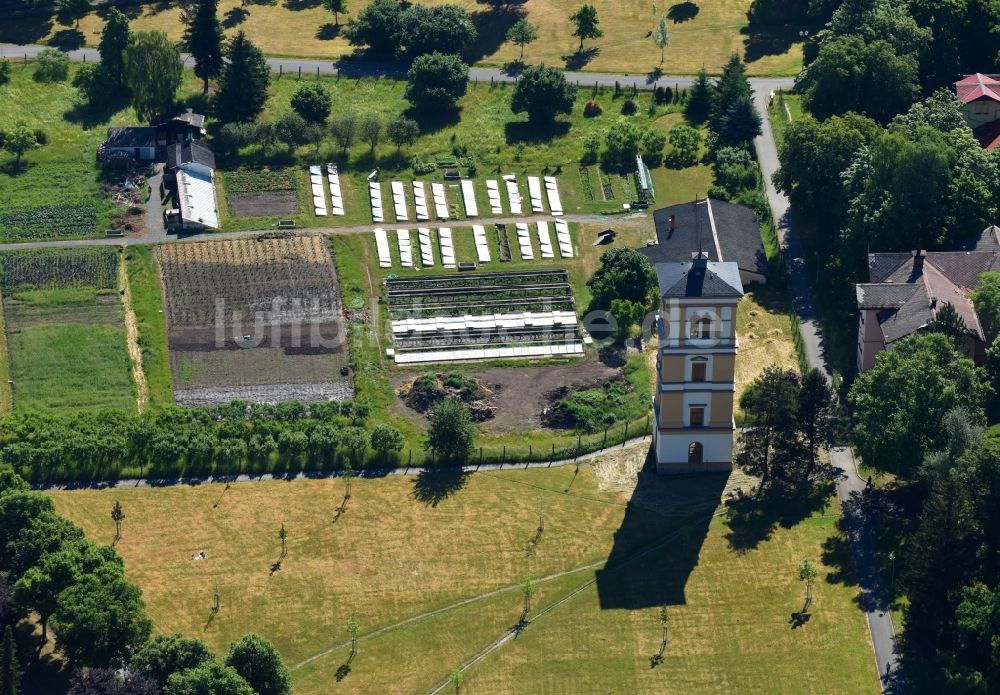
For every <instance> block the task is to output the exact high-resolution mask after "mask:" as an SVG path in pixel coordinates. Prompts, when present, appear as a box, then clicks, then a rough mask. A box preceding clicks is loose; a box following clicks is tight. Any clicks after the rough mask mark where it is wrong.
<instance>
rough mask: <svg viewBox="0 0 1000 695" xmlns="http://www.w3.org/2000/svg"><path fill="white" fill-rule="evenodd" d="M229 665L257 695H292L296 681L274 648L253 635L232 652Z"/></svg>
mask: <svg viewBox="0 0 1000 695" xmlns="http://www.w3.org/2000/svg"><path fill="white" fill-rule="evenodd" d="M225 665H226V666H229V667H232V668H233V669H234V670H235V671H236V672H237V673H238V674H240V676H241V677H242V678H243V680H245V681H246V682H247V683H249V684H250V687H251V688H253V690H254V692H255V693H257V695H289V693H291V692H292V679H291V677H290V676H289V675H288V669H287V668H286V667H285V664H284V663H283V662H282V661H281V655H280V654H278V650H277V649H275V648H274V645H273V644H271V643H270V642H268V641H267V640H266V639H264V638H263V637H261V636H259V635H255V634H249V635H246V636H244V637H243V638H241V639H240V640H239V641H238V642H236V643H234V644H233V646H231V647H230V648H229V654H228V655H227V656H226V661H225Z"/></svg>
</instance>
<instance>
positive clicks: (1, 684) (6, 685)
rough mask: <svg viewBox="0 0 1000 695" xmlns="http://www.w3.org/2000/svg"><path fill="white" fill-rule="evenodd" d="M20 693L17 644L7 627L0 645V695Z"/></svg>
mask: <svg viewBox="0 0 1000 695" xmlns="http://www.w3.org/2000/svg"><path fill="white" fill-rule="evenodd" d="M20 692H21V665H20V664H19V663H18V660H17V643H15V642H14V632H13V631H12V630H11V628H10V625H8V626H7V627H6V628H5V629H4V631H3V642H2V643H0V695H18V693H20Z"/></svg>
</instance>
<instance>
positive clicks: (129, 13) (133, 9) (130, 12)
mask: <svg viewBox="0 0 1000 695" xmlns="http://www.w3.org/2000/svg"><path fill="white" fill-rule="evenodd" d="M112 9H117V10H118V11H119V12H121V13H122V14H123V15H125V16H126V17H128V18H129V19H136V18H137V17H140V16H141V15H142V5H116V4H112V3H104V4H101V5H98V7H97V10H96V12H97V16H98V17H100V18H101V19H107V18H108V15H109V14H111V10H112Z"/></svg>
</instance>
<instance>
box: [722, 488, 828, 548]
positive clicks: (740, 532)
mask: <svg viewBox="0 0 1000 695" xmlns="http://www.w3.org/2000/svg"><path fill="white" fill-rule="evenodd" d="M833 487H834V484H833V482H832V481H825V482H822V483H818V484H816V485H813V486H812V487H811V488H810V489H809V490H808V491H802V492H798V493H796V492H791V493H788V494H778V493H772V494H765V495H764V496H762V497H761V498H759V499H754V498H753V497H750V496H746V497H741V498H738V499H734V500H733V501H731V502H730V504H729V508H728V510H727V512H726V515H727V523H728V525H729V532H728V533H727V534H726V540H727V541H729V545H730V547H731V548H732V549H733V550H735V551H736V552H738V553H745V552H748V551H750V550H754V549H755V548H756V547H757V546H758V545H760V544H761V543H763V542H765V541H767V540H768V539H770V538H771V536H772V534H773V533H774V531H775V529H777V528H778V527H779V526H780V527H781V528H786V529H787V528H791V527H793V526H795V525H796V524H798V523H799V522H800V521H802V520H803V519H807V518H808V517H810V516H812V515H813V514H814V513H815V512H817V511H819V510H821V509H823V508H825V507H826V505H827V502H828V500H829V498H830V495H831V494H832V493H833Z"/></svg>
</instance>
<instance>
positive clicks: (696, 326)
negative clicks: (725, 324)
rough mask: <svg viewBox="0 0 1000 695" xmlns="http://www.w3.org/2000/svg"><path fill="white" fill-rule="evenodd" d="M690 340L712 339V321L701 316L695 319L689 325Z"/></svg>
mask: <svg viewBox="0 0 1000 695" xmlns="http://www.w3.org/2000/svg"><path fill="white" fill-rule="evenodd" d="M690 337H692V338H701V339H706V338H711V337H712V319H710V318H709V317H707V316H702V317H701V318H697V319H695V320H694V321H693V322H692V323H691V336H690Z"/></svg>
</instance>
